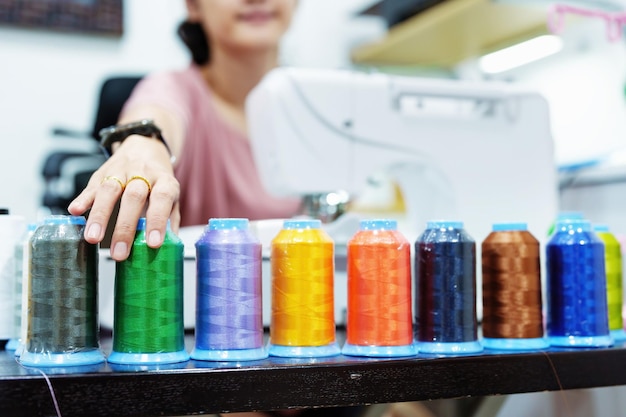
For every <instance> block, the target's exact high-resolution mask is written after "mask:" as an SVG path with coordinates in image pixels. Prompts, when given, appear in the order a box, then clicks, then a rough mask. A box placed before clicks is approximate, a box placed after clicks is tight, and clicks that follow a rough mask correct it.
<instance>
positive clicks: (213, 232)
mask: <svg viewBox="0 0 626 417" xmlns="http://www.w3.org/2000/svg"><path fill="white" fill-rule="evenodd" d="M248 223H249V222H248V219H210V220H209V224H208V227H207V228H206V229H205V232H204V234H203V235H202V236H201V237H200V239H198V241H197V242H196V267H197V275H196V278H197V285H196V288H197V289H196V291H197V292H196V297H197V298H196V346H195V349H194V350H193V351H192V353H191V358H192V359H199V360H210V361H244V360H258V359H264V358H266V357H267V356H268V353H267V349H265V348H264V347H263V309H262V292H261V284H262V282H261V267H262V255H261V250H262V248H261V243H260V242H259V240H258V239H257V238H256V237H255V236H254V235H252V233H251V232H250V231H249V229H248Z"/></svg>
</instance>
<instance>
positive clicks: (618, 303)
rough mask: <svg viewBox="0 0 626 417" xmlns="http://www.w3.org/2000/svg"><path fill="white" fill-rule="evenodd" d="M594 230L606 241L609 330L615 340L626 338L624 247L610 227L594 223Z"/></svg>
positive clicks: (605, 259) (605, 262)
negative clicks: (625, 328) (623, 290)
mask: <svg viewBox="0 0 626 417" xmlns="http://www.w3.org/2000/svg"><path fill="white" fill-rule="evenodd" d="M594 232H595V233H596V235H597V236H598V237H599V238H600V240H602V242H603V243H604V266H605V273H606V301H607V308H608V312H609V332H610V334H611V337H612V338H613V340H615V341H620V342H621V341H624V340H626V332H625V331H624V320H623V317H622V304H623V299H622V297H623V296H622V285H623V275H622V248H621V245H620V243H619V241H618V240H617V238H616V237H615V235H613V233H611V231H610V230H609V227H608V226H607V225H605V224H597V225H594Z"/></svg>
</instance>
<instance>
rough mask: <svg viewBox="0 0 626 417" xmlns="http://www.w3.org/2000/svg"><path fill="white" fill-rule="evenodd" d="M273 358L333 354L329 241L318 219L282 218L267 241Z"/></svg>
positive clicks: (336, 351)
mask: <svg viewBox="0 0 626 417" xmlns="http://www.w3.org/2000/svg"><path fill="white" fill-rule="evenodd" d="M270 260H271V269H272V319H271V326H270V349H269V353H270V355H273V356H287V357H310V356H331V355H336V354H339V353H340V351H339V348H338V347H337V345H336V342H335V315H334V267H335V260H334V242H333V240H332V239H331V238H330V236H328V234H327V233H326V232H325V231H323V230H322V229H321V222H320V221H319V220H287V221H285V222H284V225H283V229H282V230H281V231H280V232H279V233H278V235H277V236H276V237H275V238H274V239H273V240H272V246H271V258H270Z"/></svg>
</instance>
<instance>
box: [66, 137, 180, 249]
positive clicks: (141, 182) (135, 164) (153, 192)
mask: <svg viewBox="0 0 626 417" xmlns="http://www.w3.org/2000/svg"><path fill="white" fill-rule="evenodd" d="M179 196H180V185H179V183H178V181H177V180H176V178H175V177H174V169H173V167H172V163H171V161H170V155H169V152H168V151H167V148H166V147H165V146H164V144H163V143H162V142H160V141H158V140H155V139H153V138H148V137H144V136H138V135H132V136H129V137H128V138H126V140H125V141H124V142H123V143H122V144H121V145H120V146H119V147H118V148H117V150H116V151H115V153H114V154H113V155H112V156H111V158H109V159H108V160H107V161H106V162H105V163H104V164H102V166H101V167H100V168H98V170H97V171H96V172H94V173H93V175H92V176H91V178H90V180H89V183H88V184H87V187H86V188H85V189H84V190H83V191H82V192H81V193H80V194H79V195H78V197H76V199H74V201H72V202H71V204H70V205H69V207H68V211H69V212H70V214H72V215H82V214H84V213H86V212H87V211H88V210H89V216H88V218H87V225H86V228H85V239H86V240H87V242H89V243H93V244H96V243H99V242H101V241H102V239H103V238H104V235H105V232H106V229H107V225H108V224H109V219H110V218H111V215H112V213H113V210H114V209H115V206H116V204H117V202H118V201H119V202H120V208H119V213H118V215H117V220H116V222H115V227H114V230H113V236H112V238H111V257H112V258H113V259H114V260H115V261H123V260H125V259H126V258H127V257H128V254H129V253H130V247H131V245H132V243H133V240H134V238H135V233H136V230H137V223H138V221H139V218H140V217H142V216H143V215H144V213H145V217H146V240H147V243H148V246H150V247H152V248H156V247H159V246H161V244H162V243H163V240H164V236H165V230H166V226H167V220H168V219H170V221H171V227H172V230H174V231H175V232H176V231H178V226H179V223H180V212H179V209H178V200H179Z"/></svg>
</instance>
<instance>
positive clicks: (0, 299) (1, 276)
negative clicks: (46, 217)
mask: <svg viewBox="0 0 626 417" xmlns="http://www.w3.org/2000/svg"><path fill="white" fill-rule="evenodd" d="M25 228H26V222H25V219H24V217H22V216H15V215H11V214H9V210H8V209H0V340H9V339H11V338H17V337H19V335H20V334H19V329H18V328H17V326H15V314H14V311H15V290H14V288H15V286H14V283H15V265H14V260H15V259H14V258H15V245H16V244H17V242H18V241H19V239H20V237H21V236H22V233H23V232H24V230H25Z"/></svg>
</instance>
